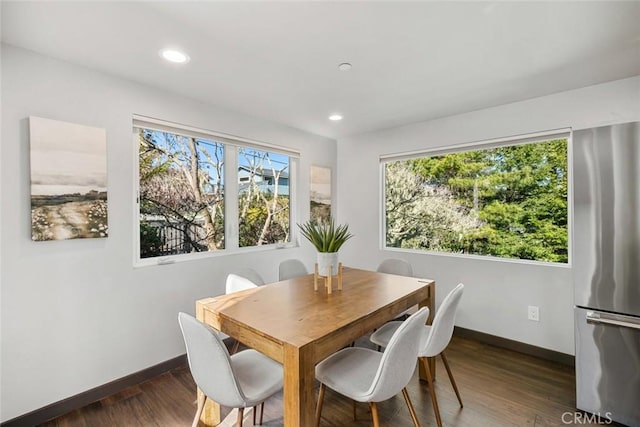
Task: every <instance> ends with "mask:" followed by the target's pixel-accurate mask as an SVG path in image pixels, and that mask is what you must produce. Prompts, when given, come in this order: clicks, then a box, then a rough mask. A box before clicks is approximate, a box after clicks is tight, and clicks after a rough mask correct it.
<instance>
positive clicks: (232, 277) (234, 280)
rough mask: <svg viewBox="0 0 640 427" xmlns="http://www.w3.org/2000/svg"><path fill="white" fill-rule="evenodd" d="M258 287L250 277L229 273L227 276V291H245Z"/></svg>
mask: <svg viewBox="0 0 640 427" xmlns="http://www.w3.org/2000/svg"><path fill="white" fill-rule="evenodd" d="M257 287H258V285H256V284H255V283H253V282H252V281H251V280H249V279H246V278H244V277H242V276H238V275H237V274H229V275H228V276H227V282H226V291H225V292H226V293H228V294H230V293H233V292H238V291H244V290H245V289H251V288H257Z"/></svg>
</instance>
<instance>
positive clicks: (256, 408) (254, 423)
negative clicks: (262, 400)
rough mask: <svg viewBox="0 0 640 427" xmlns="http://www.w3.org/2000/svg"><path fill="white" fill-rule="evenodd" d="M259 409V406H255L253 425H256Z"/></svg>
mask: <svg viewBox="0 0 640 427" xmlns="http://www.w3.org/2000/svg"><path fill="white" fill-rule="evenodd" d="M257 410H258V407H257V406H254V407H253V425H256V411H257Z"/></svg>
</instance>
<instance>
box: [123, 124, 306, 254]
mask: <svg viewBox="0 0 640 427" xmlns="http://www.w3.org/2000/svg"><path fill="white" fill-rule="evenodd" d="M151 120H153V119H151ZM158 123H159V121H152V122H146V121H142V120H134V139H135V141H136V144H137V147H138V176H139V186H138V195H139V197H138V208H139V212H138V224H139V229H138V230H137V232H138V234H139V248H138V249H139V258H140V259H144V258H154V257H167V256H174V255H185V254H193V253H198V252H214V251H215V252H220V251H225V252H233V251H236V250H241V249H242V248H247V247H255V246H265V245H270V244H271V245H273V244H286V243H290V242H291V236H290V223H291V220H292V219H291V202H292V186H291V184H292V183H291V182H290V181H291V178H292V176H291V175H292V166H293V162H294V161H295V159H296V158H297V157H296V153H294V152H289V151H286V150H285V149H282V150H278V149H273V148H274V147H273V146H269V145H266V144H265V145H264V146H262V145H261V144H259V143H255V142H252V141H246V140H243V139H240V138H238V139H237V140H236V139H233V138H231V137H228V136H224V137H223V136H218V135H215V134H213V133H207V132H204V131H201V130H193V129H191V128H182V127H170V126H168V125H166V124H164V123H160V124H158Z"/></svg>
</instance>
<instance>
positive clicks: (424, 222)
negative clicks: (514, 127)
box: [385, 139, 568, 263]
mask: <svg viewBox="0 0 640 427" xmlns="http://www.w3.org/2000/svg"><path fill="white" fill-rule="evenodd" d="M385 211H386V245H387V247H397V248H407V249H422V250H429V251H441V252H451V253H465V254H475V255H490V256H496V257H504V258H519V259H527V260H537V261H549V262H559V263H566V262H568V230H567V215H568V214H567V140H566V139H556V140H551V141H545V142H539V143H532V144H522V145H512V146H503V147H496V148H488V149H482V150H474V151H468V152H458V153H451V154H446V155H441V156H434V157H424V158H416V159H410V160H403V161H395V162H389V163H387V164H386V165H385Z"/></svg>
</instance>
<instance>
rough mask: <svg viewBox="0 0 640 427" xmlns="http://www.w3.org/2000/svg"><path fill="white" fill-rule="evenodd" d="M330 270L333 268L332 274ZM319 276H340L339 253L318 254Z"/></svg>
mask: <svg viewBox="0 0 640 427" xmlns="http://www.w3.org/2000/svg"><path fill="white" fill-rule="evenodd" d="M329 268H331V272H330V273H329ZM318 274H319V275H320V276H335V275H337V274H338V252H318Z"/></svg>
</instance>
